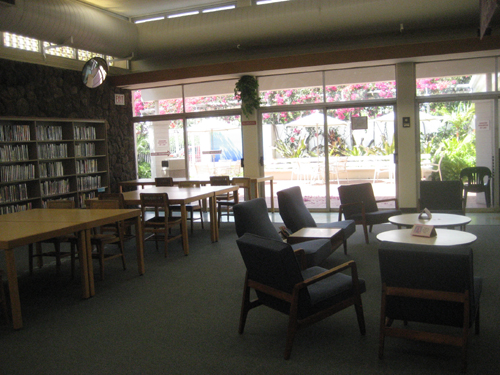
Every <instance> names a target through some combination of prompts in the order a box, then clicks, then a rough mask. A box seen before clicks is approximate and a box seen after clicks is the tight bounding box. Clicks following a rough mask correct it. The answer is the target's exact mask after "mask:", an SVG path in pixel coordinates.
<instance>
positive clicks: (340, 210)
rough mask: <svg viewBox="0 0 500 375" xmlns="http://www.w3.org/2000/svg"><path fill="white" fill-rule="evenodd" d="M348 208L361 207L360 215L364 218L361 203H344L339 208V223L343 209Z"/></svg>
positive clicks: (363, 207)
mask: <svg viewBox="0 0 500 375" xmlns="http://www.w3.org/2000/svg"><path fill="white" fill-rule="evenodd" d="M349 206H361V214H362V215H363V216H364V215H365V204H364V202H363V201H361V202H354V203H344V204H341V205H340V206H339V219H338V220H339V221H342V214H343V212H342V211H343V210H344V207H349Z"/></svg>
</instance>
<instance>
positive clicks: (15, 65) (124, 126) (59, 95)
mask: <svg viewBox="0 0 500 375" xmlns="http://www.w3.org/2000/svg"><path fill="white" fill-rule="evenodd" d="M115 93H116V94H124V95H125V105H115V104H114V95H115ZM0 116H23V117H55V118H79V119H94V120H106V121H107V122H108V152H109V172H110V173H109V177H110V187H111V192H117V191H118V182H119V181H126V180H133V179H135V178H136V176H137V173H136V164H135V156H134V154H135V152H134V131H133V121H132V102H131V92H130V91H129V90H123V89H119V88H117V87H113V86H111V85H109V83H108V81H105V82H104V84H103V85H101V86H100V87H98V88H95V89H90V88H88V87H86V86H85V85H84V84H83V82H82V74H81V72H79V71H73V70H65V69H58V68H53V67H49V66H44V65H36V64H28V63H22V62H16V61H11V60H3V59H0Z"/></svg>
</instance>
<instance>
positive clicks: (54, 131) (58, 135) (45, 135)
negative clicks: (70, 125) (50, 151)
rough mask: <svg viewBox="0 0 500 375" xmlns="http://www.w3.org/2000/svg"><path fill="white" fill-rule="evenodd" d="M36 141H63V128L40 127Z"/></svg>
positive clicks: (37, 129)
mask: <svg viewBox="0 0 500 375" xmlns="http://www.w3.org/2000/svg"><path fill="white" fill-rule="evenodd" d="M36 139H38V140H39V141H60V140H62V139H63V136H62V126H53V125H38V126H37V127H36Z"/></svg>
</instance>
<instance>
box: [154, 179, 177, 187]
mask: <svg viewBox="0 0 500 375" xmlns="http://www.w3.org/2000/svg"><path fill="white" fill-rule="evenodd" d="M155 185H156V186H174V179H173V178H172V177H156V178H155Z"/></svg>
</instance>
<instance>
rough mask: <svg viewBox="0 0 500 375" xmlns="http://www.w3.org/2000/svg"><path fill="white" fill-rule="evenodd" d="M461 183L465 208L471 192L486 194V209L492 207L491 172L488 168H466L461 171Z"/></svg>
mask: <svg viewBox="0 0 500 375" xmlns="http://www.w3.org/2000/svg"><path fill="white" fill-rule="evenodd" d="M460 181H462V185H463V189H464V200H465V206H467V195H468V193H469V192H472V193H484V197H485V200H486V207H490V206H491V170H490V169H489V168H488V167H470V168H464V169H462V170H461V171H460Z"/></svg>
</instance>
